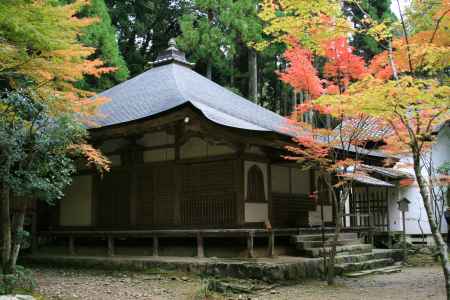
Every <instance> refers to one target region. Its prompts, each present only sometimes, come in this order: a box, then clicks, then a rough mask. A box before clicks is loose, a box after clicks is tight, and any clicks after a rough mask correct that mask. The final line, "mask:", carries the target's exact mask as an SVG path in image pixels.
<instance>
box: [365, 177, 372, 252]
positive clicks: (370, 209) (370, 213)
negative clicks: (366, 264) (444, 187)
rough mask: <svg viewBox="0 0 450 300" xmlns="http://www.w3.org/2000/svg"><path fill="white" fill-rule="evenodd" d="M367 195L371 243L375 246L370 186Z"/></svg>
mask: <svg viewBox="0 0 450 300" xmlns="http://www.w3.org/2000/svg"><path fill="white" fill-rule="evenodd" d="M366 195H367V198H366V199H367V206H368V212H369V228H370V229H369V242H370V244H372V246H373V234H374V232H373V230H374V228H373V215H372V207H371V199H370V194H369V186H366Z"/></svg>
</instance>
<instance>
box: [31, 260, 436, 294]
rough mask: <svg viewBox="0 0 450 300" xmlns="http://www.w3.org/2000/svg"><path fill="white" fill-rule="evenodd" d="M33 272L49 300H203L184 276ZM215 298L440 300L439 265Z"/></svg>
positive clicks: (197, 287) (198, 288) (195, 283)
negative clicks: (336, 282)
mask: <svg viewBox="0 0 450 300" xmlns="http://www.w3.org/2000/svg"><path fill="white" fill-rule="evenodd" d="M35 273H36V276H37V281H38V284H39V293H41V294H42V295H44V296H45V297H46V298H47V299H52V300H53V299H58V300H75V299H87V300H90V299H92V300H94V299H95V300H103V299H105V300H106V299H108V300H110V299H120V300H128V299H152V300H153V299H154V300H162V299H177V300H178V299H180V300H183V299H186V300H187V299H205V298H204V297H199V296H198V295H199V294H201V293H200V291H201V289H202V287H203V286H204V285H202V281H201V280H200V279H199V278H198V277H189V276H185V275H184V274H175V273H167V274H150V273H149V274H142V273H120V272H116V273H111V272H101V271H87V270H73V271H67V270H65V271H62V270H56V269H35ZM208 299H213V297H209V298H208ZM214 299H216V297H214ZM217 299H252V300H255V299H259V300H268V299H276V300H282V299H302V300H317V299H334V300H356V299H358V300H362V299H364V300H371V299H373V300H375V299H376V300H379V299H396V300H397V299H408V300H419V299H420V300H422V299H444V281H443V275H442V272H441V270H440V268H439V267H438V266H430V267H414V268H406V269H404V270H403V271H402V272H400V273H395V274H389V275H372V276H367V277H363V278H358V279H344V278H340V279H338V284H337V285H336V286H335V287H328V286H327V285H326V284H325V283H323V282H320V281H307V282H304V283H300V284H296V285H292V286H284V287H275V288H273V287H271V288H268V289H265V290H262V291H259V292H257V293H255V294H251V295H233V296H226V297H220V296H218V297H217Z"/></svg>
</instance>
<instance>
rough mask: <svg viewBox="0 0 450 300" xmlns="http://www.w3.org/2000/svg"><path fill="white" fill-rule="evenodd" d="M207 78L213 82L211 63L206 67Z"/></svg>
mask: <svg viewBox="0 0 450 300" xmlns="http://www.w3.org/2000/svg"><path fill="white" fill-rule="evenodd" d="M206 78H208V79H209V80H212V64H211V63H210V62H208V64H207V65H206Z"/></svg>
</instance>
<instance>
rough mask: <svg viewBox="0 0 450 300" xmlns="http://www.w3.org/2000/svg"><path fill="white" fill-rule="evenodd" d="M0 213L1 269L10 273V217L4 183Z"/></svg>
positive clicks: (7, 193)
mask: <svg viewBox="0 0 450 300" xmlns="http://www.w3.org/2000/svg"><path fill="white" fill-rule="evenodd" d="M0 189H1V191H0V192H1V195H0V197H1V201H2V206H1V209H2V213H1V218H2V219H1V225H2V247H3V248H2V270H3V274H10V273H11V272H12V270H10V269H9V266H10V260H11V218H10V192H9V187H8V186H6V185H5V184H2V185H1V186H0Z"/></svg>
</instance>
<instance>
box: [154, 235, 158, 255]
mask: <svg viewBox="0 0 450 300" xmlns="http://www.w3.org/2000/svg"><path fill="white" fill-rule="evenodd" d="M158 248H159V240H158V237H157V236H153V256H159V253H158V250H159V249H158Z"/></svg>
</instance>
